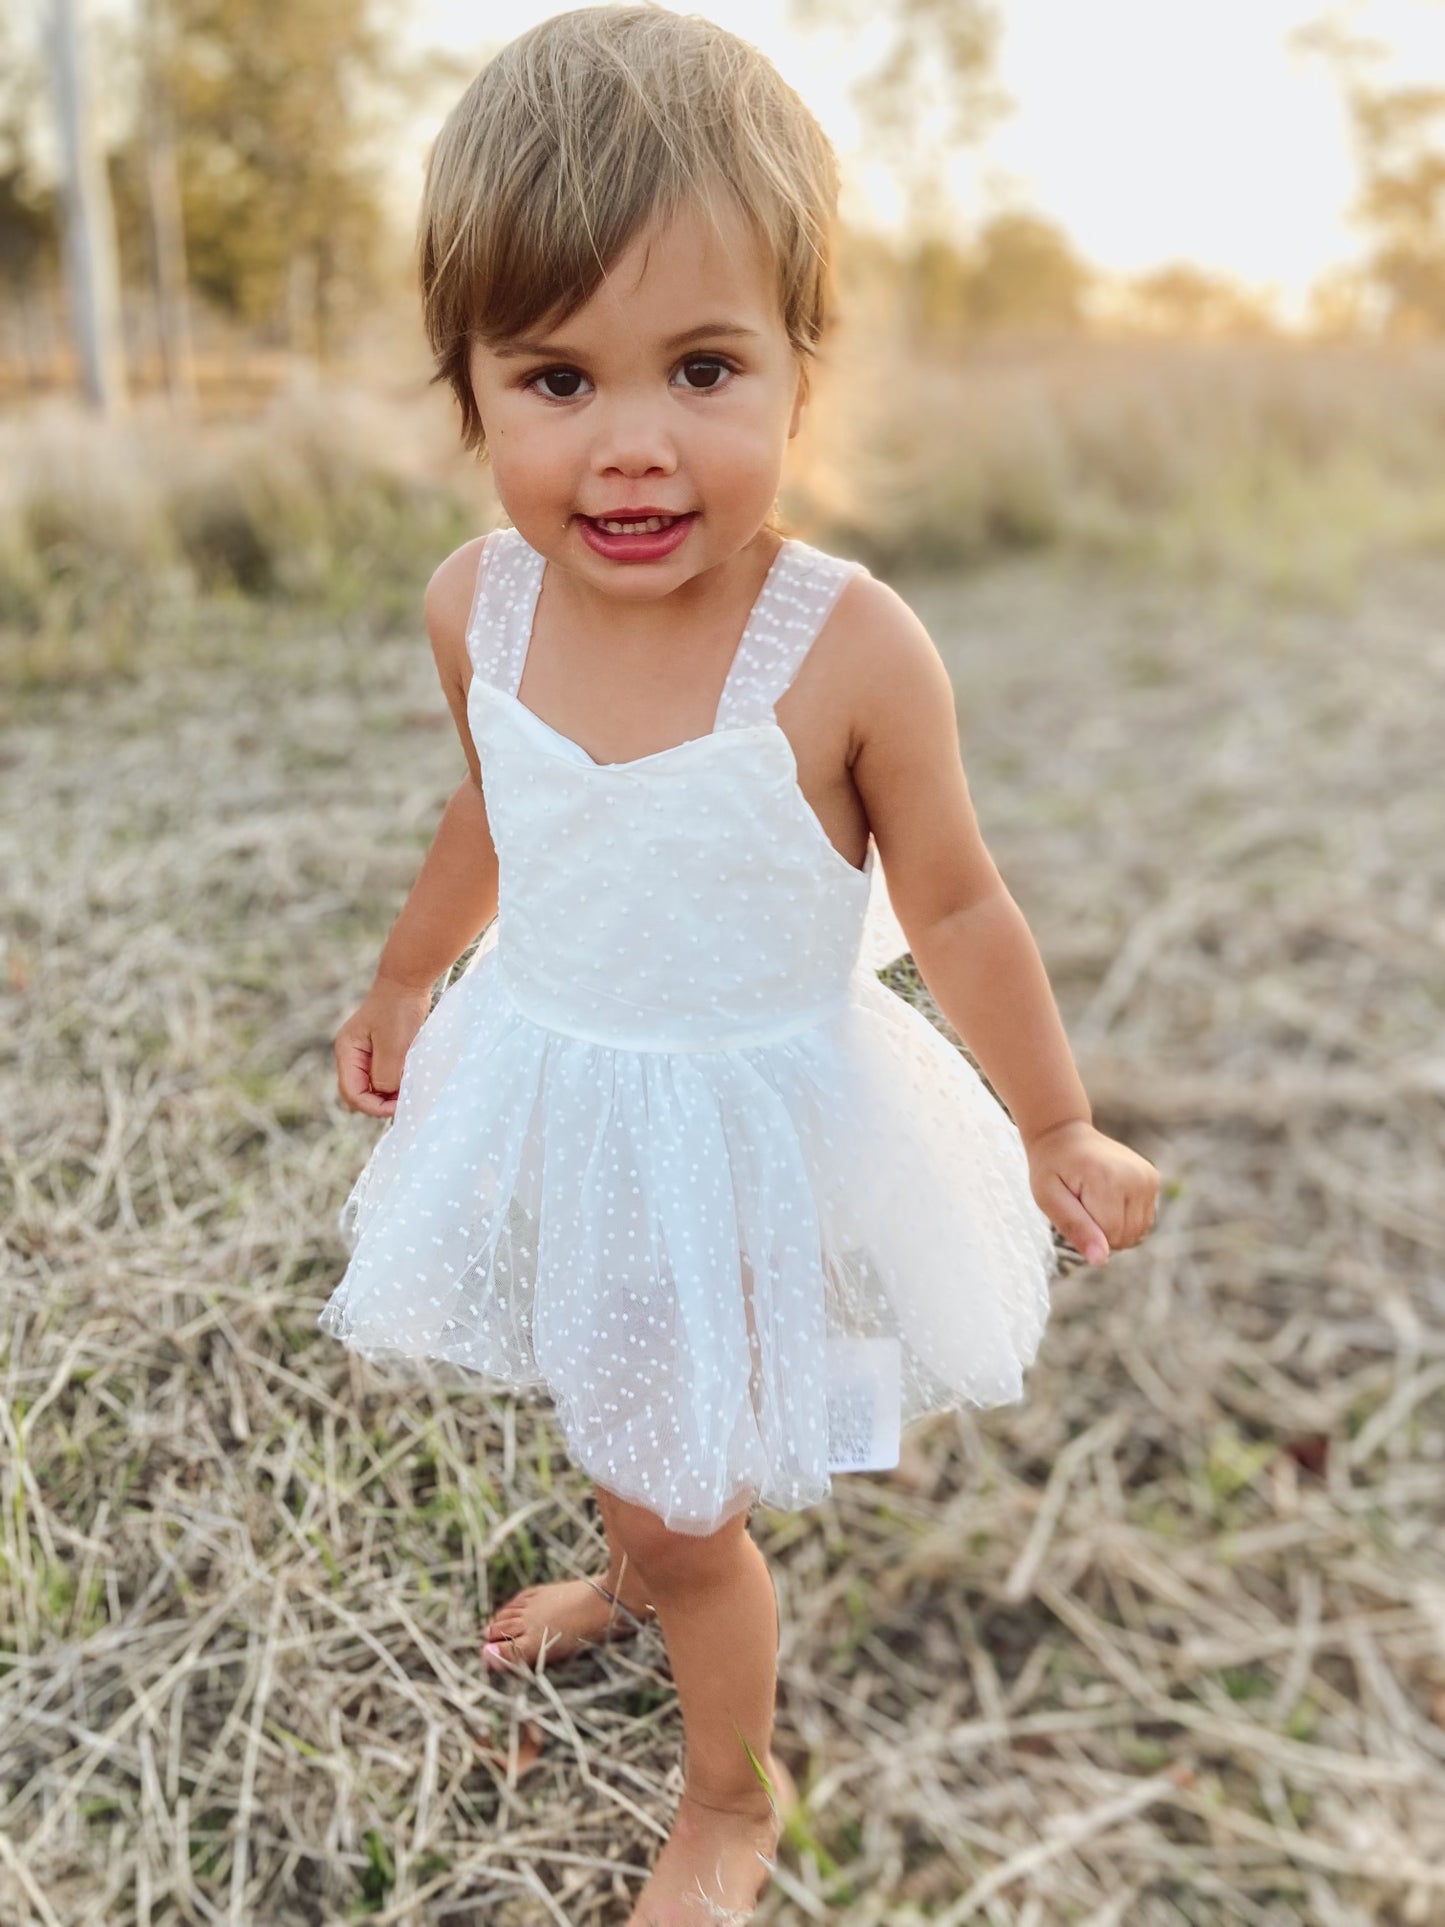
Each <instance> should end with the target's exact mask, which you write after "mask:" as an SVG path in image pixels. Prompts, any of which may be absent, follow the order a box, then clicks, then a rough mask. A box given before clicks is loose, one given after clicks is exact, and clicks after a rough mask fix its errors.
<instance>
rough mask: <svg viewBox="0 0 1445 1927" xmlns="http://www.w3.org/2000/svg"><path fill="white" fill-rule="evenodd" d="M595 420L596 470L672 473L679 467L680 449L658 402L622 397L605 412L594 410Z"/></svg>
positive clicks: (601, 471)
mask: <svg viewBox="0 0 1445 1927" xmlns="http://www.w3.org/2000/svg"><path fill="white" fill-rule="evenodd" d="M593 420H594V421H595V422H596V424H597V433H596V435H595V437H594V440H593V443H592V467H593V471H594V473H596V474H598V475H670V474H672V472H673V470H674V469H675V468H676V467H677V449H676V447H675V446H674V444H673V440H672V437H671V435H670V434H669V433H668V432H667V430H666V429H665V428H664V427H663V425H662V422H661V419H660V415H659V411H658V409H657V408H656V406H651V405H649V404H648V403H646V402H642V401H628V400H626V399H622V400H619V401H615V402H614V403H613V405H612V407H610V408H609V409H607V410H606V412H605V413H603V411H602V410H600V409H598V410H594V411H593Z"/></svg>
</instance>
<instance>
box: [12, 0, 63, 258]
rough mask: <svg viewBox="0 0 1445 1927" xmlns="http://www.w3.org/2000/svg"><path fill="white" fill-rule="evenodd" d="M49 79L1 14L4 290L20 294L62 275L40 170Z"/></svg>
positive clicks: (49, 196)
mask: <svg viewBox="0 0 1445 1927" xmlns="http://www.w3.org/2000/svg"><path fill="white" fill-rule="evenodd" d="M45 97H46V95H45V75H44V73H43V72H42V71H41V69H40V65H39V63H38V62H37V61H36V60H34V59H30V58H27V57H26V56H25V55H24V54H23V53H22V52H21V49H20V48H19V46H18V45H17V44H16V41H15V29H14V22H13V19H12V18H11V17H10V16H9V15H8V14H7V13H5V12H3V11H0V284H3V285H4V287H5V288H6V290H7V291H9V292H10V293H12V294H19V293H20V292H21V291H22V290H25V289H28V288H30V287H32V286H33V285H34V283H35V282H37V281H38V280H39V278H40V277H41V275H42V274H43V273H46V272H47V271H49V272H56V271H58V269H59V256H58V253H57V250H56V245H55V235H56V220H57V213H56V205H55V190H54V188H53V187H52V186H50V185H49V184H48V183H46V182H44V181H42V179H41V177H40V174H39V172H38V170H37V168H36V164H35V149H36V145H37V128H36V103H37V101H39V102H44V100H45Z"/></svg>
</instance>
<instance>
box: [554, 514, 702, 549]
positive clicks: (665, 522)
mask: <svg viewBox="0 0 1445 1927" xmlns="http://www.w3.org/2000/svg"><path fill="white" fill-rule="evenodd" d="M697 518H698V510H696V509H689V510H688V511H687V513H686V514H685V515H664V514H662V513H661V512H660V511H651V510H649V511H647V512H645V513H643V514H641V515H639V514H638V513H637V512H636V511H635V510H634V511H633V513H632V514H630V515H607V516H601V515H580V516H579V517H578V521H579V522H580V524H581V533H582V540H583V541H584V542H585V543H586V544H587V546H588V548H589V549H591V550H593V552H594V553H595V554H597V555H600V556H603V557H605V558H606V559H607V560H608V561H610V562H660V561H661V560H662V559H663V558H664V557H665V556H669V555H671V554H672V552H673V550H674V549H676V548H677V547H678V546H679V544H681V543H682V542H685V541H686V540H687V532H688V530H689V529H690V528H691V527H692V525H693V523H694V522H695V521H696V520H697Z"/></svg>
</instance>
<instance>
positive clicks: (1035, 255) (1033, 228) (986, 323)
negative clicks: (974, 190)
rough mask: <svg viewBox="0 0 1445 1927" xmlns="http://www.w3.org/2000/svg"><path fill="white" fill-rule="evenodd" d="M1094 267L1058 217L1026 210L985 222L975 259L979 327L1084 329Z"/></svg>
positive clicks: (973, 309) (972, 295) (973, 292)
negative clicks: (1057, 221) (1057, 222)
mask: <svg viewBox="0 0 1445 1927" xmlns="http://www.w3.org/2000/svg"><path fill="white" fill-rule="evenodd" d="M1092 279H1093V272H1092V270H1091V269H1090V268H1089V267H1088V266H1087V265H1086V263H1085V262H1083V261H1082V260H1080V258H1079V257H1078V255H1076V254H1075V252H1074V250H1073V247H1072V245H1071V243H1070V241H1069V238H1068V236H1067V235H1066V234H1065V233H1064V231H1063V229H1062V228H1059V227H1056V226H1055V225H1054V223H1053V222H1052V221H1046V220H1043V219H1042V218H1041V217H1040V216H1039V215H1037V214H1029V213H1026V212H1024V211H1023V210H1022V209H1012V210H1008V211H1006V212H1003V213H999V214H995V215H994V216H993V217H992V218H991V219H990V220H988V221H986V222H985V223H984V226H983V229H982V231H981V232H980V234H979V237H978V242H977V245H976V247H975V248H974V250H973V255H972V259H971V261H970V263H969V272H968V278H967V282H966V296H967V302H968V312H969V314H970V317H971V318H972V320H973V322H974V324H975V325H976V326H977V327H979V328H985V329H996V328H1003V327H1009V328H1018V327H1046V328H1064V329H1073V328H1078V327H1080V326H1081V325H1082V322H1083V299H1084V296H1085V294H1086V293H1087V291H1088V288H1089V284H1090V282H1091V281H1092Z"/></svg>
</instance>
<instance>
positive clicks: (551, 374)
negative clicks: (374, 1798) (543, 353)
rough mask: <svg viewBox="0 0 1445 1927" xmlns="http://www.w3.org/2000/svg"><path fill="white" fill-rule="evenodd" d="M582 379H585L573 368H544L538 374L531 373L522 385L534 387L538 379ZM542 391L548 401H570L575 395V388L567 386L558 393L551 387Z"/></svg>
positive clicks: (566, 380)
mask: <svg viewBox="0 0 1445 1927" xmlns="http://www.w3.org/2000/svg"><path fill="white" fill-rule="evenodd" d="M582 380H585V376H582V375H579V374H578V372H577V370H576V369H575V368H544V369H543V370H542V371H541V373H540V374H536V375H532V376H531V377H530V378H529V379H528V380H527V381H526V382H524V383H523V387H525V388H535V387H536V385H537V383H538V382H539V381H562V382H568V381H582ZM542 393H543V394H545V395H546V396H547V398H548V400H549V401H572V400H574V399H575V397H576V394H577V390H576V389H575V388H569V389H566V390H564V392H563V393H562V394H560V395H559V394H556V393H554V392H553V391H552V390H551V389H543V390H542Z"/></svg>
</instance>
